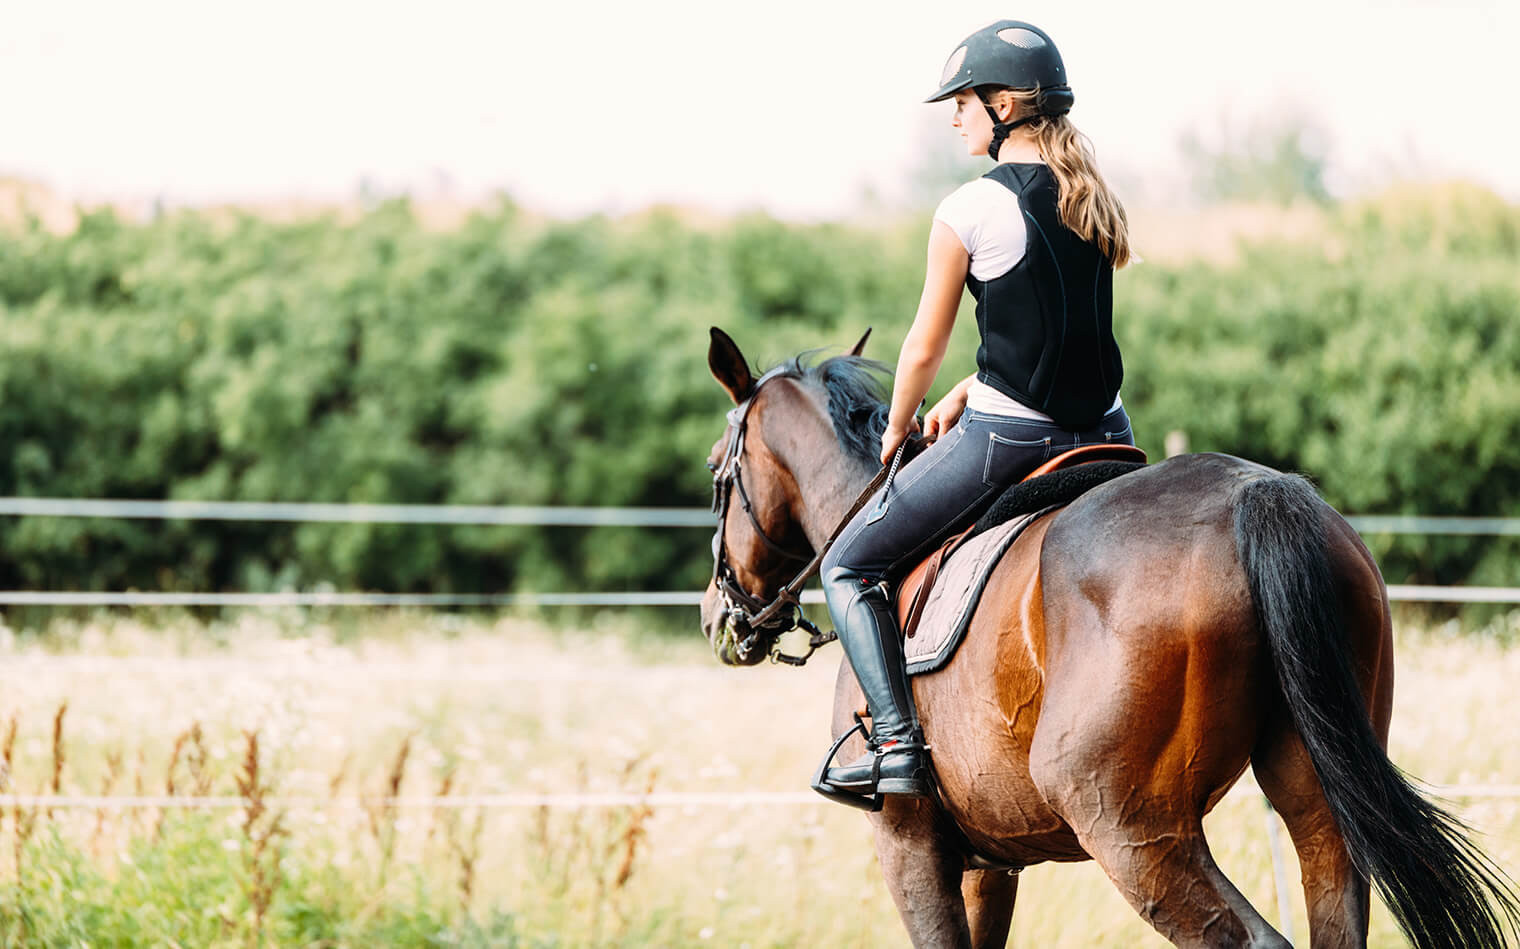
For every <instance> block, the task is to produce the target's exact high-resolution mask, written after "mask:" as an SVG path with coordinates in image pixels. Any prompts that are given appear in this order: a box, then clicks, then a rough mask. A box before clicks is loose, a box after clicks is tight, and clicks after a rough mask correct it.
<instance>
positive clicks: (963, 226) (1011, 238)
mask: <svg viewBox="0 0 1520 949" xmlns="http://www.w3.org/2000/svg"><path fill="white" fill-rule="evenodd" d="M934 219H935V220H936V221H944V222H945V224H946V225H947V226H948V227H949V228H950V229H951V230H952V231H954V232H955V236H956V237H958V238H960V241H961V246H962V247H964V248H966V253H967V254H968V255H970V257H971V276H973V277H975V278H976V279H978V280H991V279H993V278H994V277H1001V276H1002V275H1003V274H1005V273H1007V272H1008V271H1009V270H1011V269H1012V268H1013V265H1014V264H1016V263H1018V262H1019V261H1020V260H1022V259H1023V258H1024V242H1025V241H1026V240H1027V232H1026V231H1025V230H1024V209H1023V207H1021V206H1020V205H1019V197H1018V195H1016V194H1014V193H1013V192H1012V191H1009V190H1008V189H1007V188H1006V187H1004V186H1003V185H1001V184H999V183H998V182H996V181H993V180H992V179H991V178H977V179H976V180H974V181H968V182H966V183H965V184H963V185H961V186H960V187H959V188H956V189H955V190H954V191H952V192H950V194H949V195H947V196H946V197H945V200H943V201H941V202H940V203H939V207H938V208H936V209H935V211H934Z"/></svg>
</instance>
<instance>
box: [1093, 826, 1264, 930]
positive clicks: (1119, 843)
mask: <svg viewBox="0 0 1520 949" xmlns="http://www.w3.org/2000/svg"><path fill="white" fill-rule="evenodd" d="M1100 810H1101V809H1094V811H1093V812H1091V813H1088V814H1087V815H1085V816H1087V819H1088V821H1089V825H1088V829H1087V830H1082V829H1078V831H1077V837H1078V839H1079V840H1081V842H1082V846H1083V847H1084V848H1085V849H1086V850H1087V852H1088V853H1089V854H1091V855H1092V857H1093V859H1094V860H1096V861H1097V863H1098V865H1099V866H1101V867H1102V868H1103V872H1104V873H1106V874H1108V878H1109V879H1110V880H1112V881H1113V883H1114V886H1116V887H1117V888H1118V889H1119V892H1120V893H1121V894H1123V896H1124V898H1125V900H1127V901H1128V902H1129V904H1130V906H1132V907H1133V908H1134V910H1135V912H1137V913H1139V914H1140V916H1141V917H1142V918H1143V919H1144V920H1145V921H1146V922H1148V923H1150V924H1151V926H1152V927H1153V928H1155V930H1156V931H1157V932H1158V933H1160V934H1161V935H1162V936H1165V937H1166V938H1167V939H1169V940H1170V941H1171V942H1172V943H1173V944H1175V945H1178V946H1185V947H1200V949H1202V947H1209V949H1214V947H1220V946H1271V947H1274V949H1275V947H1283V949H1288V947H1289V943H1288V941H1287V940H1286V939H1284V938H1283V937H1282V936H1281V935H1280V934H1279V933H1278V932H1277V931H1276V930H1274V929H1273V928H1272V926H1271V925H1270V924H1269V923H1268V922H1267V921H1266V920H1265V919H1263V918H1262V917H1261V914H1259V913H1257V912H1256V910H1255V908H1254V907H1252V906H1251V904H1250V902H1249V901H1247V900H1246V898H1245V897H1244V896H1243V895H1242V894H1241V893H1240V891H1239V890H1237V889H1236V888H1235V885H1234V884H1233V883H1231V882H1230V881H1229V879H1228V878H1227V877H1226V876H1225V875H1224V873H1223V872H1222V871H1221V870H1220V869H1219V866H1218V864H1216V863H1215V862H1214V855H1213V854H1212V853H1211V852H1210V851H1209V846H1208V842H1207V841H1206V840H1205V839H1204V836H1203V823H1202V820H1201V819H1199V818H1193V819H1190V820H1185V821H1180V822H1177V823H1171V824H1162V823H1160V822H1158V821H1154V820H1152V821H1128V822H1125V823H1113V824H1107V823H1105V822H1104V821H1103V819H1102V816H1101V813H1100V812H1099V811H1100ZM1095 818H1096V820H1095ZM1077 819H1078V820H1081V819H1082V818H1081V816H1078V817H1077ZM1074 826H1077V827H1079V828H1080V826H1081V825H1074Z"/></svg>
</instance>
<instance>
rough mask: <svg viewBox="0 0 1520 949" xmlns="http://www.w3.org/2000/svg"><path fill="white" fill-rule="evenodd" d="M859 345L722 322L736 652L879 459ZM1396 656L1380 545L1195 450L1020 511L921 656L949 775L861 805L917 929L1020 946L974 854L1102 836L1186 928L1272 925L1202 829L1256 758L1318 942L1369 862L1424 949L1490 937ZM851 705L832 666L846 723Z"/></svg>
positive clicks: (712, 605)
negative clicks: (1424, 754)
mask: <svg viewBox="0 0 1520 949" xmlns="http://www.w3.org/2000/svg"><path fill="white" fill-rule="evenodd" d="M867 335H869V331H868V333H867ZM864 343H865V339H864V338H862V339H861V341H860V343H858V344H856V346H855V347H854V348H853V349H851V350H850V351H848V352H847V353H846V354H845V355H842V356H836V357H833V358H829V359H824V360H821V361H815V362H810V361H809V360H808V359H807V358H804V357H806V356H807V355H808V354H804V356H799V357H797V358H796V359H794V360H792V361H791V362H789V363H784V364H782V365H781V366H779V367H777V368H776V369H774V370H772V371H771V372H769V373H767V374H765V375H764V376H762V377H761V378H760V379H759V380H757V379H756V377H755V376H754V375H753V374H752V373H751V371H750V369H749V364H748V362H747V361H746V360H745V359H744V357H743V355H742V354H741V353H740V351H739V348H738V346H737V345H736V344H735V343H734V342H733V340H732V339H731V338H729V336H728V335H727V334H725V333H723V332H722V331H721V330H719V329H718V328H716V327H714V328H713V330H712V338H711V347H710V349H709V353H708V363H709V367H710V369H711V371H712V373H713V375H714V376H715V377H716V378H717V380H718V382H719V383H720V384H721V385H722V386H723V388H724V389H725V390H726V391H727V392H728V394H729V396H730V397H731V398H732V399H733V401H734V403H735V405H736V409H735V410H734V411H732V412H730V413H729V416H730V417H729V425H728V428H727V429H726V431H725V432H724V433H723V435H722V436H721V437H720V438H719V440H718V443H717V444H716V445H715V446H714V448H713V454H712V456H711V457H710V458H709V460H708V466H709V468H711V469H713V470H714V471H716V472H718V473H719V478H718V479H715V493H717V494H718V498H717V500H716V502H715V506H716V507H717V508H718V509H719V510H720V511H721V516H720V518H719V525H718V533H717V536H716V537H715V538H714V545H713V547H714V557H715V561H716V564H715V570H714V579H715V582H714V583H713V584H710V585H709V587H708V591H707V593H706V595H705V596H704V598H703V601H702V606H701V616H702V628H703V631H704V633H705V634H706V635H707V637H708V639H709V640H710V641H711V643H712V645H713V649H714V652H715V653H716V654H717V656H718V658H719V659H720V660H721V661H723V662H725V663H728V664H734V665H750V664H754V663H757V662H760V661H762V660H764V659H765V658H766V657H767V656H775V655H777V654H779V651H780V646H779V634H780V633H781V632H784V631H785V630H786V629H788V628H789V626H788V625H787V624H780V625H778V624H776V623H775V622H774V617H775V616H776V615H777V613H778V611H776V610H774V609H773V610H772V611H771V612H770V613H769V614H766V613H764V612H763V611H762V610H761V606H762V605H763V604H765V603H766V601H767V600H773V599H774V598H776V597H777V596H778V591H783V590H791V591H793V592H795V590H797V589H800V587H801V581H797V578H795V577H794V578H792V579H793V580H794V581H797V582H794V583H792V584H790V585H787V584H786V583H785V581H786V580H787V579H788V578H789V577H791V576H792V574H793V573H794V572H796V571H797V570H798V562H799V561H806V560H808V559H809V557H810V556H813V557H815V555H817V554H818V553H819V552H820V550H821V548H822V547H824V546H826V544H827V541H828V540H829V539H830V538H831V536H832V534H833V532H834V531H835V529H836V526H837V525H838V524H839V522H840V521H841V519H842V518H843V517H844V515H845V514H846V513H847V511H848V509H849V508H850V507H851V504H852V502H854V501H855V500H856V498H857V496H858V495H860V494H861V493H862V489H863V488H864V487H865V486H867V484H868V483H869V482H871V481H872V476H873V474H876V472H877V470H878V469H879V468H880V463H879V461H878V454H879V451H880V436H881V431H882V429H883V427H884V425H885V418H886V406H885V404H884V403H883V401H882V392H881V388H880V374H881V370H884V369H885V367H884V366H882V365H881V364H879V363H874V362H871V361H869V360H866V359H864V358H863V357H862V356H861V355H860V352H861V348H862V347H863V345H864ZM736 439H737V441H736ZM730 462H732V464H730ZM731 496H737V497H738V499H739V500H737V501H736V502H735V503H732V504H730V503H728V499H729V498H730V497H731ZM815 562H816V560H815ZM799 576H800V575H799ZM804 579H805V578H804ZM735 597H738V598H739V599H740V600H741V601H743V602H744V603H746V604H747V605H748V607H753V608H747V607H745V606H736V604H735V602H734V598H735ZM756 616H759V617H761V618H762V619H764V620H765V621H764V622H755V623H753V624H751V623H749V622H746V619H747V618H748V619H752V618H755V617H756ZM816 643H817V638H816V637H815V645H816ZM794 661H795V660H794ZM1393 675H1394V666H1393V641H1392V622H1391V615H1390V610H1389V605H1388V595H1387V590H1386V588H1385V586H1384V583H1383V579H1382V576H1381V575H1380V573H1379V571H1378V568H1377V565H1376V564H1375V563H1374V561H1373V558H1372V556H1371V554H1370V553H1369V552H1368V550H1367V548H1366V547H1365V546H1364V545H1363V544H1362V542H1361V540H1360V538H1359V537H1358V536H1357V534H1356V532H1355V531H1354V530H1353V529H1352V528H1351V526H1350V525H1349V524H1347V522H1346V521H1345V519H1343V518H1342V517H1341V516H1340V515H1339V514H1337V513H1336V512H1335V511H1334V510H1332V509H1331V508H1330V507H1329V506H1328V505H1327V504H1325V503H1324V502H1323V501H1322V500H1321V499H1320V498H1319V497H1318V495H1317V494H1315V493H1314V491H1313V489H1312V488H1311V487H1310V486H1309V485H1308V483H1307V482H1306V481H1304V480H1303V479H1301V478H1299V477H1297V476H1293V475H1287V474H1283V473H1281V472H1278V471H1275V470H1273V469H1271V468H1267V467H1263V466H1261V465H1257V464H1253V463H1251V462H1248V461H1243V460H1241V459H1239V458H1234V457H1231V456H1228V455H1222V454H1209V453H1203V454H1194V455H1182V456H1178V457H1175V458H1169V459H1167V460H1166V461H1163V462H1160V463H1158V464H1154V465H1150V466H1148V467H1145V468H1142V469H1139V470H1137V471H1135V472H1133V473H1130V474H1126V475H1124V476H1122V477H1120V478H1118V479H1116V480H1113V481H1110V482H1108V483H1106V484H1103V485H1101V486H1099V487H1097V488H1094V489H1093V490H1091V491H1089V492H1088V493H1086V494H1083V495H1082V496H1081V497H1079V498H1078V499H1077V500H1076V501H1075V502H1073V503H1071V504H1070V505H1068V506H1066V507H1064V508H1061V509H1060V510H1058V511H1056V512H1054V513H1051V514H1048V515H1045V516H1042V517H1040V518H1039V519H1038V520H1037V521H1035V522H1034V523H1033V524H1031V525H1030V526H1029V527H1028V528H1026V529H1025V530H1024V531H1023V533H1022V534H1021V535H1020V537H1019V538H1018V540H1017V541H1016V542H1015V543H1014V544H1013V545H1012V546H1011V547H1010V548H1009V550H1008V552H1007V553H1006V554H1005V555H1004V557H1003V558H1002V560H1001V561H1000V563H999V565H998V566H997V568H996V570H995V572H994V574H993V575H992V577H991V578H990V580H989V582H988V584H987V586H986V588H985V592H984V594H983V596H982V599H981V602H980V606H979V608H978V609H977V612H976V614H975V616H974V618H973V621H972V624H971V627H970V630H969V632H968V634H967V637H966V640H965V642H964V643H963V644H962V645H961V646H960V648H959V651H958V652H957V653H956V654H955V656H954V657H953V658H952V659H951V661H950V662H949V663H948V664H947V665H946V666H945V667H944V668H942V669H940V670H938V671H936V672H933V673H929V674H926V675H920V676H916V677H914V678H913V679H912V680H911V681H912V689H913V695H914V699H915V701H916V703H917V709H918V714H919V717H920V720H921V723H922V726H923V730H924V733H925V736H926V738H927V740H928V743H929V745H930V746H931V748H932V749H933V750H932V752H931V760H932V764H933V767H934V771H935V774H936V780H937V784H938V794H937V797H935V798H932V799H931V798H906V797H899V796H888V797H887V798H886V799H885V806H884V807H883V808H882V809H881V810H880V812H879V813H873V814H872V815H871V820H872V822H873V825H874V836H875V841H876V848H877V853H878V855H879V856H880V862H881V866H882V869H883V871H884V875H885V878H886V884H887V888H888V890H889V891H890V892H891V894H892V898H893V900H894V902H895V903H896V905H897V909H898V912H899V914H900V916H901V918H902V921H903V924H904V925H905V927H906V928H907V931H908V935H909V936H910V938H911V939H912V941H913V943H914V944H915V945H916V946H978V947H980V946H1001V945H1004V944H1005V943H1006V941H1007V937H1008V932H1009V927H1010V924H1011V920H1012V913H1013V906H1014V897H1015V894H1016V891H1017V885H1018V877H1017V876H1016V875H1014V874H1011V873H1008V872H1001V871H996V870H988V869H976V868H975V867H974V866H973V865H972V863H971V862H970V861H969V860H968V851H972V852H975V853H977V854H980V855H981V856H982V857H983V858H986V859H991V860H994V861H997V862H999V863H1000V864H1004V865H1006V866H1009V867H1024V866H1028V865H1031V864H1036V863H1040V862H1042V861H1047V860H1052V861H1078V860H1088V859H1091V860H1096V861H1097V862H1098V864H1099V865H1100V866H1101V867H1102V869H1103V871H1104V872H1105V873H1106V874H1107V875H1108V877H1109V879H1110V880H1112V881H1113V883H1114V885H1115V886H1116V887H1117V888H1118V890H1119V892H1120V893H1121V894H1123V896H1124V898H1125V900H1127V901H1128V902H1129V904H1130V906H1132V907H1133V908H1134V910H1135V911H1136V912H1137V913H1138V914H1140V916H1142V917H1143V918H1144V919H1145V920H1146V921H1147V922H1148V923H1150V925H1151V926H1153V927H1154V928H1155V929H1156V930H1157V931H1158V932H1159V933H1160V934H1161V935H1162V936H1164V937H1166V938H1167V939H1169V940H1171V941H1172V942H1173V943H1175V944H1176V945H1179V946H1210V947H1213V946H1286V945H1287V942H1286V940H1284V939H1283V938H1282V936H1281V935H1280V934H1278V933H1277V932H1276V931H1275V930H1274V929H1273V928H1272V927H1271V926H1270V925H1269V924H1268V923H1267V921H1266V920H1265V919H1263V918H1262V916H1261V915H1260V914H1259V913H1258V912H1257V911H1256V910H1255V908H1253V907H1252V906H1251V904H1250V903H1249V902H1247V900H1246V899H1245V897H1244V896H1243V895H1241V893H1240V891H1239V890H1237V889H1236V888H1235V886H1234V885H1232V884H1231V882H1230V881H1229V880H1228V879H1226V878H1225V875H1224V874H1223V873H1222V872H1221V871H1220V869H1219V867H1218V865H1217V864H1216V863H1215V862H1214V858H1213V856H1212V855H1211V854H1210V852H1209V846H1208V842H1207V841H1206V840H1205V839H1204V835H1203V825H1202V821H1203V816H1204V815H1205V814H1206V813H1208V811H1209V810H1210V809H1211V808H1212V807H1213V806H1214V805H1215V804H1216V803H1217V802H1218V801H1219V800H1220V798H1221V797H1223V796H1224V794H1225V792H1226V791H1227V790H1228V789H1229V788H1230V787H1231V785H1233V784H1234V783H1235V781H1236V780H1237V779H1238V778H1239V777H1240V776H1241V774H1242V773H1243V772H1244V771H1245V769H1246V767H1247V766H1248V765H1249V766H1250V767H1251V768H1252V769H1253V771H1254V774H1255V778H1256V781H1257V783H1258V784H1260V786H1261V789H1262V791H1263V792H1265V794H1266V796H1267V798H1268V800H1269V801H1270V802H1271V803H1272V806H1273V807H1274V808H1275V809H1276V810H1277V812H1278V814H1280V815H1281V816H1282V819H1283V820H1284V822H1285V823H1286V824H1287V827H1288V832H1289V834H1290V835H1291V837H1292V840H1293V845H1294V847H1295V848H1296V850H1297V852H1298V858H1299V862H1300V865H1301V868H1302V874H1303V888H1304V895H1305V898H1306V901H1307V904H1308V910H1309V923H1310V939H1311V944H1312V945H1313V946H1315V947H1346V946H1363V945H1365V944H1366V941H1367V927H1368V914H1369V909H1370V903H1369V899H1370V898H1369V882H1370V883H1375V884H1376V885H1377V887H1378V891H1379V893H1380V895H1381V896H1382V898H1383V900H1384V902H1385V903H1386V904H1387V906H1388V908H1389V909H1390V910H1391V912H1392V913H1393V915H1394V917H1395V919H1396V920H1397V922H1398V924H1399V925H1400V926H1401V928H1402V929H1403V930H1404V932H1405V933H1406V934H1407V935H1408V937H1409V938H1410V940H1412V942H1413V943H1414V944H1415V945H1416V946H1419V947H1422V949H1423V947H1457V946H1461V947H1467V949H1473V947H1485V949H1487V947H1495V949H1497V947H1501V946H1503V945H1504V943H1505V941H1506V938H1507V937H1510V936H1513V935H1514V934H1515V933H1516V932H1517V931H1520V908H1517V899H1516V896H1515V894H1514V891H1513V889H1512V884H1510V883H1509V882H1508V878H1507V877H1506V876H1505V874H1504V872H1503V871H1502V870H1500V869H1499V868H1498V867H1497V866H1495V865H1494V864H1493V863H1492V862H1491V861H1490V860H1489V859H1488V858H1487V857H1486V856H1485V855H1484V854H1482V853H1481V852H1480V851H1479V850H1478V849H1477V848H1476V847H1475V846H1474V845H1473V844H1472V843H1471V842H1470V841H1469V840H1468V839H1467V838H1466V836H1465V834H1464V830H1465V827H1464V825H1462V824H1461V822H1460V821H1458V820H1457V819H1456V818H1454V817H1452V816H1451V815H1449V814H1448V813H1446V812H1445V811H1443V810H1441V809H1440V808H1438V807H1437V806H1436V805H1434V804H1432V803H1431V802H1430V801H1428V800H1427V799H1425V798H1424V797H1423V796H1421V795H1420V794H1419V793H1418V792H1417V791H1416V790H1415V789H1414V788H1413V786H1412V785H1411V784H1410V782H1409V780H1408V779H1407V778H1406V777H1405V776H1404V774H1403V773H1402V772H1401V771H1400V770H1399V769H1398V768H1397V767H1395V766H1394V765H1393V764H1391V763H1390V762H1389V760H1388V757H1387V755H1386V753H1385V749H1386V747H1387V738H1388V725H1389V719H1390V717H1391V713H1392V705H1393ZM863 708H864V704H863V697H862V695H861V692H860V689H859V686H858V685H857V684H856V682H855V679H854V676H853V675H852V673H851V671H850V667H849V663H848V662H843V663H841V665H840V669H839V676H838V681H837V687H836V690H835V697H834V713H833V733H834V735H835V737H836V738H838V737H839V736H842V735H843V734H844V733H845V732H846V731H848V730H849V729H850V728H851V727H852V726H853V725H854V717H855V714H856V712H857V711H858V710H861V709H863ZM852 741H853V744H854V747H853V748H851V747H850V746H848V745H847V746H846V747H845V749H844V757H845V759H846V760H848V759H849V758H850V757H853V756H855V755H859V754H862V753H863V752H864V746H863V743H862V742H861V740H860V738H859V737H858V736H857V737H855V738H853V739H852ZM984 865H985V864H984Z"/></svg>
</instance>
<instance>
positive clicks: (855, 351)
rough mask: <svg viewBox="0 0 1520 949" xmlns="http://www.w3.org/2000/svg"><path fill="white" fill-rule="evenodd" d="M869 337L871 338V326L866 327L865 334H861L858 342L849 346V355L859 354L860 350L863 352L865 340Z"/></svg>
mask: <svg viewBox="0 0 1520 949" xmlns="http://www.w3.org/2000/svg"><path fill="white" fill-rule="evenodd" d="M870 338H871V327H869V326H867V327H866V333H865V335H864V336H862V337H860V342H858V343H856V344H855V345H854V346H851V347H850V355H851V356H859V355H860V354H861V353H862V352H864V351H865V348H866V340H868V339H870Z"/></svg>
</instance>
